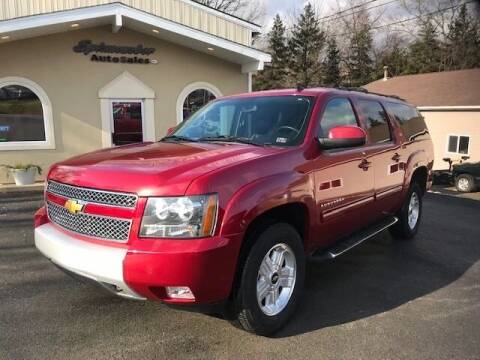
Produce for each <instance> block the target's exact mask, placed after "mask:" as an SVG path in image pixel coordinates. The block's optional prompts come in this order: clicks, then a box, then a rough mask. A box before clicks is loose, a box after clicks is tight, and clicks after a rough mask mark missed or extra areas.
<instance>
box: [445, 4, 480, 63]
mask: <svg viewBox="0 0 480 360" xmlns="http://www.w3.org/2000/svg"><path fill="white" fill-rule="evenodd" d="M445 51H446V53H447V55H446V57H447V59H446V62H447V64H446V66H447V68H448V70H458V69H469V68H473V67H479V66H480V29H479V23H478V22H475V21H474V20H473V19H472V18H471V17H470V16H469V15H468V14H467V7H466V5H465V4H463V5H462V6H461V7H460V11H459V12H458V14H457V15H456V17H455V18H454V19H453V21H452V22H451V23H450V25H449V27H448V33H447V39H446V44H445Z"/></svg>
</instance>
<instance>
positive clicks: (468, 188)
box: [455, 174, 475, 193]
mask: <svg viewBox="0 0 480 360" xmlns="http://www.w3.org/2000/svg"><path fill="white" fill-rule="evenodd" d="M455 187H456V188H457V191H459V192H464V193H469V192H474V191H475V179H474V178H473V176H472V175H469V174H460V175H458V176H457V177H456V178H455Z"/></svg>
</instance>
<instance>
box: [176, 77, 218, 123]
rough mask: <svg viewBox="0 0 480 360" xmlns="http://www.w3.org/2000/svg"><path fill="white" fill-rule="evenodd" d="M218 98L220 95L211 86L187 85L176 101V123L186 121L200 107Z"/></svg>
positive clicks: (201, 83)
mask: <svg viewBox="0 0 480 360" xmlns="http://www.w3.org/2000/svg"><path fill="white" fill-rule="evenodd" d="M220 96H222V93H221V92H220V90H218V88H217V87H215V86H214V85H212V84H209V83H206V82H197V83H193V84H190V85H188V86H187V87H185V89H183V91H182V92H181V93H180V95H179V97H178V99H177V123H178V124H179V123H181V122H182V121H184V120H186V119H188V118H189V117H190V116H191V115H192V114H193V113H195V112H196V111H198V110H199V109H200V108H201V107H202V106H204V105H206V104H208V103H209V102H210V101H212V100H215V99H216V98H218V97H220Z"/></svg>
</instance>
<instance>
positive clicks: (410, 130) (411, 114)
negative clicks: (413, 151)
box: [385, 102, 428, 141]
mask: <svg viewBox="0 0 480 360" xmlns="http://www.w3.org/2000/svg"><path fill="white" fill-rule="evenodd" d="M385 107H386V109H387V111H388V113H389V114H390V115H391V116H392V117H393V118H394V119H395V120H396V121H397V123H398V124H399V125H400V127H401V129H402V132H403V135H404V137H405V139H407V140H409V141H413V140H415V139H417V138H418V137H421V136H423V135H426V134H428V129H427V125H426V124H425V120H424V118H423V116H422V115H421V114H420V113H419V112H418V110H417V109H415V108H414V107H412V106H408V105H405V104H398V103H392V102H387V103H385Z"/></svg>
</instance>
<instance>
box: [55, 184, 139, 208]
mask: <svg viewBox="0 0 480 360" xmlns="http://www.w3.org/2000/svg"><path fill="white" fill-rule="evenodd" d="M47 191H48V192H50V193H52V194H56V195H60V196H64V197H67V198H69V199H75V200H81V201H85V202H89V203H97V204H104V205H112V206H118V207H125V208H135V205H136V204H137V196H136V195H133V194H125V193H118V192H111V191H102V190H93V189H88V188H82V187H78V186H71V185H66V184H61V183H58V182H55V181H49V182H48V185H47Z"/></svg>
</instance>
